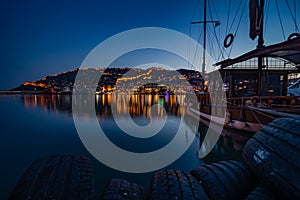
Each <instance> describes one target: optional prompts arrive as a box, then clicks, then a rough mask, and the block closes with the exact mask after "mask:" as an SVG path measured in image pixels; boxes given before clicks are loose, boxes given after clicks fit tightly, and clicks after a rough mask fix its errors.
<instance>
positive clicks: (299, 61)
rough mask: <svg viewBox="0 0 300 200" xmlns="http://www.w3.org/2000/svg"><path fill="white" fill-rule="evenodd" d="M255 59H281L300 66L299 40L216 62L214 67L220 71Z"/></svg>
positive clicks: (265, 47)
mask: <svg viewBox="0 0 300 200" xmlns="http://www.w3.org/2000/svg"><path fill="white" fill-rule="evenodd" d="M255 57H274V58H283V59H285V60H287V61H290V62H292V63H294V64H295V65H296V66H298V65H300V38H295V39H291V40H288V41H285V42H282V43H278V44H273V45H270V46H264V47H261V48H257V49H254V50H252V51H250V52H247V53H245V54H243V55H241V56H239V57H236V58H233V59H227V60H224V61H221V62H218V63H216V64H215V65H216V66H220V67H221V69H224V68H226V67H228V66H231V65H233V64H236V63H240V62H243V61H246V60H249V59H251V58H255Z"/></svg>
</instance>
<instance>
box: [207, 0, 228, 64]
mask: <svg viewBox="0 0 300 200" xmlns="http://www.w3.org/2000/svg"><path fill="white" fill-rule="evenodd" d="M208 8H209V14H210V18H211V19H212V9H211V5H210V1H208ZM216 15H217V14H216ZM218 19H219V18H218ZM213 33H214V36H215V38H216V40H217V45H218V47H219V51H220V54H221V55H219V56H218V58H217V60H219V58H220V56H222V59H225V57H224V51H223V50H222V48H221V45H220V38H219V37H218V36H217V33H216V29H215V28H214V29H213Z"/></svg>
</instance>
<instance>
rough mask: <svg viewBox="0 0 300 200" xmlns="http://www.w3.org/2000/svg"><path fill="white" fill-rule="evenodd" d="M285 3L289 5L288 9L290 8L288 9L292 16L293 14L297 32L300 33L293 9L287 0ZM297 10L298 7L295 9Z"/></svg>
mask: <svg viewBox="0 0 300 200" xmlns="http://www.w3.org/2000/svg"><path fill="white" fill-rule="evenodd" d="M285 2H286V5H287V7H288V9H289V11H290V14H291V16H292V19H293V21H294V23H295V31H296V32H299V28H298V25H297V22H296V18H295V16H294V15H293V12H292V10H291V7H290V5H289V2H288V1H287V0H285ZM295 9H296V7H295ZM295 15H296V11H295Z"/></svg>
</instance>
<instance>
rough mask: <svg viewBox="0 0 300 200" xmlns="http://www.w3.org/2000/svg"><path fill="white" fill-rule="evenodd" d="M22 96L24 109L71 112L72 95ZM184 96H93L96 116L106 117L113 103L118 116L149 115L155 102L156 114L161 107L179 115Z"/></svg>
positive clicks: (161, 111) (168, 112) (110, 114)
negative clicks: (127, 114) (128, 114)
mask: <svg viewBox="0 0 300 200" xmlns="http://www.w3.org/2000/svg"><path fill="white" fill-rule="evenodd" d="M22 98H23V101H24V106H25V108H26V109H32V108H41V109H43V110H45V111H55V112H60V113H68V114H71V113H72V95H23V97H22ZM84 98H85V97H84ZM184 98H185V96H184V95H181V96H175V95H165V96H160V95H114V94H102V95H96V96H95V110H96V114H97V117H98V118H107V117H110V116H112V112H111V106H112V104H114V105H115V106H116V111H117V114H118V115H119V116H122V115H125V114H126V113H130V114H131V116H136V117H138V116H145V117H151V107H152V106H153V105H156V104H157V105H159V106H157V113H158V116H160V117H162V116H163V109H162V108H164V109H165V111H166V113H167V114H168V115H174V116H180V115H184V114H185V109H184V108H182V107H181V106H180V105H183V102H184ZM84 102H85V103H88V101H84ZM83 107H84V105H83Z"/></svg>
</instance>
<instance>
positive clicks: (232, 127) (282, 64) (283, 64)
mask: <svg viewBox="0 0 300 200" xmlns="http://www.w3.org/2000/svg"><path fill="white" fill-rule="evenodd" d="M249 8H250V12H249V13H250V38H251V39H252V40H253V39H255V38H256V37H258V45H257V48H256V49H254V50H252V51H249V52H247V53H245V54H243V55H241V56H238V57H236V58H233V59H226V60H223V61H221V62H218V63H216V64H215V66H218V67H219V69H218V70H216V71H213V72H210V73H205V69H204V68H202V77H203V91H205V89H204V88H209V87H211V85H212V87H216V85H218V84H216V83H214V82H213V81H210V82H209V80H214V77H216V76H218V75H221V77H222V79H223V86H222V85H221V86H220V84H219V86H217V87H219V89H214V90H219V91H221V90H223V91H225V93H226V97H225V96H224V97H220V96H218V95H217V94H214V93H213V92H207V91H206V93H205V94H197V95H196V96H197V100H196V101H195V98H194V100H192V99H193V98H192V97H190V95H189V94H188V95H187V96H186V102H187V105H188V113H190V114H192V115H195V116H198V117H199V118H200V119H201V120H202V121H206V122H205V123H206V124H209V123H211V122H213V123H216V124H219V125H222V126H223V125H224V128H225V129H227V130H229V131H232V132H235V131H239V132H243V133H245V132H249V133H255V132H257V131H259V130H260V129H261V128H262V127H263V126H265V125H266V124H268V123H270V122H271V121H272V120H274V119H276V118H280V117H288V118H294V119H300V96H291V95H289V96H288V76H289V74H291V73H299V72H300V34H299V33H292V34H291V35H290V36H289V37H288V39H287V41H284V42H280V43H277V44H273V45H269V46H265V45H264V39H263V24H264V23H263V18H264V17H263V15H264V14H263V11H264V0H260V1H258V0H250V2H249ZM204 9H205V6H204ZM205 13H206V12H205V11H204V15H205ZM257 16H259V17H257ZM204 19H205V20H206V16H204ZM257 20H260V21H259V22H258V21H257ZM201 23H203V24H204V32H205V31H206V23H208V22H206V21H204V22H201ZM258 24H259V26H257V25H258ZM253 26H254V27H253ZM254 29H255V30H254ZM231 35H232V34H231ZM228 36H230V34H229V35H228ZM232 37H233V36H232ZM227 39H228V38H227V37H226V38H225V41H224V45H225V43H226V40H227ZM205 42H206V41H205V38H204V48H205ZM229 45H230V44H229ZM225 48H226V47H225ZM274 62H275V64H274ZM253 63H254V65H253ZM270 63H271V64H270ZM203 66H205V55H203ZM205 83H206V85H205ZM224 85H225V86H226V87H224ZM299 90H300V88H299ZM202 93H203V92H202ZM193 95H194V94H193ZM214 98H222V99H218V100H217V101H214V102H218V104H217V105H216V104H213V103H212V100H215V99H214ZM213 107H214V112H213V113H212V108H213ZM216 107H217V108H216ZM218 110H220V113H218ZM224 121H225V123H224Z"/></svg>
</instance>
